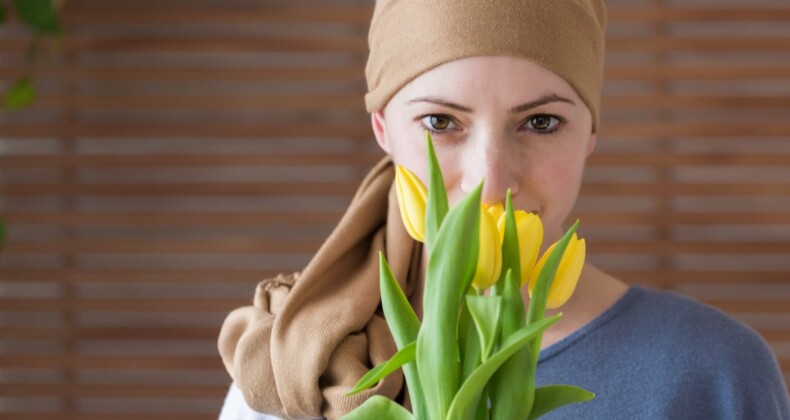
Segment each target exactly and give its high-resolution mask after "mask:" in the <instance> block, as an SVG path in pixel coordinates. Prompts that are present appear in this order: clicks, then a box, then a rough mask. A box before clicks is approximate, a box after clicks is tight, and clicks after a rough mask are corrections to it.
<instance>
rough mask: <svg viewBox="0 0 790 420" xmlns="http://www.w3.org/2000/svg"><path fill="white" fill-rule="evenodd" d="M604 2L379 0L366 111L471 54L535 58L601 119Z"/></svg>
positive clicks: (371, 40) (367, 70) (373, 25)
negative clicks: (563, 81)
mask: <svg viewBox="0 0 790 420" xmlns="http://www.w3.org/2000/svg"><path fill="white" fill-rule="evenodd" d="M605 30H606V8H605V6H604V4H603V0H377V1H376V6H375V9H374V11H373V20H372V22H371V25H370V32H369V34H368V46H369V47H370V55H369V56H368V61H367V65H366V67H365V76H366V78H367V85H368V92H367V94H366V95H365V105H366V108H367V110H368V112H373V111H377V110H381V109H383V108H384V106H385V105H386V104H387V102H389V100H390V98H392V96H393V95H394V94H395V93H396V92H397V91H398V90H400V89H401V88H402V87H403V86H404V85H406V84H407V83H409V82H410V81H412V80H414V79H415V78H416V77H417V76H419V75H420V74H422V73H424V72H426V71H428V70H431V69H433V68H434V67H437V66H439V65H440V64H443V63H446V62H449V61H452V60H457V59H460V58H464V57H471V56H486V55H505V56H515V57H523V58H526V59H529V60H532V61H534V62H535V63H537V64H540V65H541V66H543V67H545V68H547V69H548V70H550V71H552V72H554V73H556V74H557V75H559V76H560V77H562V78H563V79H564V80H565V81H566V82H568V84H570V85H571V86H572V87H573V88H574V89H575V90H576V92H577V93H578V94H579V96H580V97H581V98H582V100H583V101H584V102H585V104H587V107H588V108H589V109H590V111H591V112H592V116H593V131H595V132H597V130H598V127H599V122H600V117H599V108H600V106H599V105H600V97H601V84H602V82H603V58H604V32H605Z"/></svg>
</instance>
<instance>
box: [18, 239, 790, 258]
mask: <svg viewBox="0 0 790 420" xmlns="http://www.w3.org/2000/svg"><path fill="white" fill-rule="evenodd" d="M322 243H323V240H297V239H281V240H277V241H274V240H271V239H249V238H235V239H234V238H231V239H225V238H223V239H213V240H211V241H210V242H196V241H194V240H189V239H181V240H179V239H160V238H155V239H123V240H86V239H71V240H69V241H60V240H47V241H9V242H8V243H6V245H5V248H4V252H8V253H69V254H79V253H90V254H118V253H157V254H162V255H167V254H204V253H208V254H213V253H232V254H270V255H287V254H305V253H312V252H315V251H317V250H318V248H319V247H320V246H321V244H322ZM588 252H591V253H597V252H600V253H617V254H654V255H671V254H688V253H694V254H740V255H751V254H766V255H770V254H780V255H787V254H790V243H789V242H782V241H773V242H771V241H765V242H755V241H679V240H675V241H666V242H662V241H660V240H652V241H650V242H640V241H627V242H626V241H617V242H609V241H600V240H599V241H596V242H595V243H594V244H590V245H589V246H588Z"/></svg>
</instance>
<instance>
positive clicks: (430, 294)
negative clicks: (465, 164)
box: [417, 182, 483, 419]
mask: <svg viewBox="0 0 790 420" xmlns="http://www.w3.org/2000/svg"><path fill="white" fill-rule="evenodd" d="M482 190H483V182H481V183H480V185H478V186H477V188H475V189H474V190H473V191H472V192H471V193H469V194H467V195H466V196H465V197H463V198H462V199H461V200H459V202H458V203H457V204H456V205H455V206H453V208H452V209H450V211H449V212H448V213H447V216H446V217H445V219H444V222H442V225H441V227H440V228H439V233H438V234H437V235H436V242H435V244H434V245H433V247H432V248H431V249H430V251H429V252H430V255H429V258H428V269H427V272H426V276H425V277H426V280H425V287H424V294H425V296H424V299H423V310H424V313H423V319H422V327H421V328H420V334H419V336H418V337H417V370H418V372H419V375H420V381H421V382H422V387H423V391H424V393H425V401H426V406H427V408H428V417H429V418H431V419H443V418H444V417H445V415H446V413H447V410H448V408H449V407H450V404H451V403H452V400H453V397H454V396H455V394H456V392H457V391H458V386H459V384H460V364H459V358H460V355H459V348H458V341H457V337H456V331H457V328H458V314H459V308H460V306H461V302H462V300H463V297H464V295H466V292H467V290H469V287H470V286H471V284H472V278H473V277H474V274H475V269H476V268H477V257H478V255H477V254H478V240H479V229H480V197H481V194H482Z"/></svg>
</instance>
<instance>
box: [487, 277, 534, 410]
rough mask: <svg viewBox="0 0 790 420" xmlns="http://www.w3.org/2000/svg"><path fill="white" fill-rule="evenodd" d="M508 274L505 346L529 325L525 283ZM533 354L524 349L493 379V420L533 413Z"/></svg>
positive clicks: (504, 295) (504, 302)
mask: <svg viewBox="0 0 790 420" xmlns="http://www.w3.org/2000/svg"><path fill="white" fill-rule="evenodd" d="M507 274H508V275H507V276H506V277H505V279H504V281H503V283H504V286H505V289H504V291H503V292H502V333H501V334H500V339H499V341H500V343H502V344H503V345H504V343H505V342H506V341H507V339H508V337H510V336H511V335H512V334H513V333H515V332H516V331H518V330H519V329H521V328H523V327H524V325H525V324H526V320H525V311H524V301H523V300H522V298H521V288H520V283H521V281H520V280H519V279H518V278H517V277H515V276H514V275H513V273H512V271H510V270H508V273H507ZM529 352H530V346H529V345H526V346H523V347H521V348H520V349H519V350H518V351H517V352H516V354H514V355H513V356H511V357H510V358H509V359H508V360H507V361H506V362H505V363H504V364H503V365H502V367H500V368H499V369H498V370H497V371H496V373H495V374H494V376H493V378H491V383H490V384H489V387H490V388H491V418H492V419H496V420H499V419H502V420H509V419H514V418H523V417H524V414H525V413H529V411H530V408H531V406H532V398H533V396H534V392H533V390H534V387H535V385H534V384H535V372H534V370H533V369H532V366H531V360H532V359H531V358H530V353H529Z"/></svg>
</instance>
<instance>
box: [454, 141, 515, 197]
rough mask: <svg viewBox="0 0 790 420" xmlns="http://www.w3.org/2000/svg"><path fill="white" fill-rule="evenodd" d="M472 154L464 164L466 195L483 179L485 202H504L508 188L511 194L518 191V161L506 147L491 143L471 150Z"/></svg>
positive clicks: (463, 188) (462, 184)
mask: <svg viewBox="0 0 790 420" xmlns="http://www.w3.org/2000/svg"><path fill="white" fill-rule="evenodd" d="M470 154H471V156H470V157H469V159H468V160H467V164H465V165H464V169H463V178H462V181H461V191H463V193H464V195H466V194H469V192H471V191H472V190H473V189H474V188H475V187H477V185H478V184H480V181H483V180H485V183H484V185H483V193H482V200H483V202H484V203H489V204H494V203H504V202H505V198H506V197H507V190H508V188H509V189H510V194H511V196H514V195H516V194H517V193H518V188H519V187H518V182H517V181H516V179H517V177H516V174H517V173H518V168H517V162H516V161H515V160H514V159H513V155H512V154H510V153H508V150H507V148H506V147H501V146H499V145H497V146H493V145H490V144H489V145H488V146H486V147H483V148H480V149H479V150H477V151H474V150H473V151H471V153H470Z"/></svg>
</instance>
